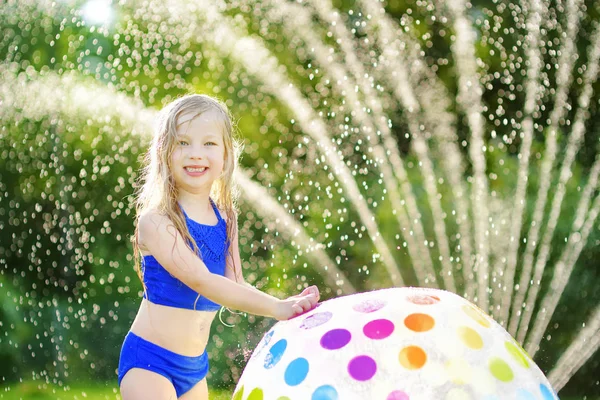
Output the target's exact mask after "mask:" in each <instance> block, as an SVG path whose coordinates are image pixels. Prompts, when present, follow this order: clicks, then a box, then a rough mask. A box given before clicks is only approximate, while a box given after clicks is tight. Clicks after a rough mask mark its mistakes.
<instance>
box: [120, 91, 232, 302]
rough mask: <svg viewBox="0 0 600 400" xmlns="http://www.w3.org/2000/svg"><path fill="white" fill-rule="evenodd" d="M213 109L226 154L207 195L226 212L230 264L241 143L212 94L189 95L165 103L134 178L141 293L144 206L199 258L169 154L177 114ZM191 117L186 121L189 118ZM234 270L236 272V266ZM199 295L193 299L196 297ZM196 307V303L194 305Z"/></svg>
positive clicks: (134, 239) (136, 258)
mask: <svg viewBox="0 0 600 400" xmlns="http://www.w3.org/2000/svg"><path fill="white" fill-rule="evenodd" d="M208 111H216V112H217V114H218V115H220V116H221V117H222V121H221V122H222V125H223V129H222V130H223V144H224V147H225V156H224V164H223V172H222V174H221V175H220V176H219V178H218V179H217V180H216V181H215V182H214V183H213V186H212V189H211V193H210V196H211V198H212V199H213V200H214V202H215V203H216V205H217V207H218V208H219V209H220V210H223V211H224V213H225V220H226V221H227V244H228V246H226V248H228V249H229V250H228V251H227V253H228V254H226V255H225V256H226V257H231V259H232V265H233V264H234V262H233V261H234V258H233V253H232V250H231V244H232V243H233V238H234V236H235V233H236V231H237V214H238V209H237V198H238V193H239V192H238V188H237V186H236V185H235V182H234V180H233V173H234V171H235V169H236V168H237V165H238V159H239V156H240V154H241V152H242V143H241V142H240V141H239V140H238V139H237V138H236V137H235V135H234V126H233V123H232V118H231V114H230V113H229V110H228V108H227V106H226V105H225V104H224V103H222V102H221V101H219V100H218V99H215V98H213V97H210V96H207V95H203V94H189V95H185V96H183V97H180V98H178V99H176V100H174V101H172V102H171V103H169V104H167V105H166V106H165V107H164V108H163V109H162V110H161V111H160V112H159V114H158V117H157V121H156V127H155V132H154V136H153V138H152V143H151V145H150V147H149V149H148V151H147V152H146V154H145V156H144V162H143V168H142V173H141V175H140V177H139V178H138V187H137V189H136V193H135V205H136V218H135V233H134V235H133V237H132V239H131V241H132V243H133V251H134V262H135V267H134V268H135V270H136V272H137V274H138V277H139V278H140V281H141V282H142V286H143V287H144V292H146V286H145V285H144V279H143V275H142V269H141V261H140V247H139V239H138V236H139V231H138V221H139V218H140V216H141V215H143V214H144V213H145V212H146V211H148V210H155V211H157V212H158V213H159V214H161V215H164V216H167V217H168V218H169V219H170V220H171V222H172V223H173V225H174V227H175V229H176V231H177V232H178V233H179V234H181V235H182V236H183V238H184V239H186V243H188V247H190V249H191V250H192V251H194V253H196V254H197V255H198V256H199V257H200V258H201V257H202V255H201V253H200V251H199V249H198V246H197V245H196V242H195V240H193V239H192V236H191V234H190V233H189V231H188V229H187V225H186V223H185V216H184V215H183V212H182V210H181V209H180V207H179V205H178V202H177V198H178V194H179V193H178V190H177V187H175V181H174V179H173V174H172V172H171V155H172V154H173V151H174V149H175V145H176V143H177V140H178V139H177V126H178V125H179V123H178V121H179V118H180V117H181V116H183V115H186V116H187V115H191V116H192V118H191V119H194V118H196V117H197V116H199V115H201V114H203V113H205V112H208ZM191 119H189V121H191ZM233 267H234V274H235V276H237V274H236V273H237V271H236V266H235V265H233ZM197 300H198V298H197V299H196V301H197ZM194 308H195V304H194Z"/></svg>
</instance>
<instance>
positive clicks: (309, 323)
mask: <svg viewBox="0 0 600 400" xmlns="http://www.w3.org/2000/svg"><path fill="white" fill-rule="evenodd" d="M331 317H333V314H332V313H330V312H329V311H325V312H320V313H315V314H313V315H310V316H308V317H306V318H305V319H304V321H302V323H301V324H300V328H304V329H312V328H315V327H317V326H319V325H323V324H324V323H325V322H327V321H329V320H330V319H331Z"/></svg>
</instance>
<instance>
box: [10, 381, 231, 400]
mask: <svg viewBox="0 0 600 400" xmlns="http://www.w3.org/2000/svg"><path fill="white" fill-rule="evenodd" d="M231 395H232V393H231V392H230V391H227V390H224V391H223V390H220V391H217V390H211V391H210V397H209V398H210V400H230V399H231ZM0 399H2V400H121V395H120V394H119V389H118V387H117V385H116V383H115V384H114V385H102V384H98V383H87V384H77V385H69V389H68V390H65V388H64V387H60V386H57V385H49V384H47V383H42V382H23V383H14V384H9V385H6V384H4V385H2V386H1V387H0Z"/></svg>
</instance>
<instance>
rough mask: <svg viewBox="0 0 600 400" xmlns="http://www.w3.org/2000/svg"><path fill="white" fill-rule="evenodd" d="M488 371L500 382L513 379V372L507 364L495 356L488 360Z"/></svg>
mask: <svg viewBox="0 0 600 400" xmlns="http://www.w3.org/2000/svg"><path fill="white" fill-rule="evenodd" d="M490 372H491V373H492V375H494V377H496V378H497V379H499V380H501V381H502V382H510V381H512V379H513V372H512V370H511V369H510V367H509V366H508V364H507V363H505V362H504V361H503V360H502V359H500V358H497V357H494V358H492V359H491V360H490Z"/></svg>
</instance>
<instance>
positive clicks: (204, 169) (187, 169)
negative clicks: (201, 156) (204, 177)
mask: <svg viewBox="0 0 600 400" xmlns="http://www.w3.org/2000/svg"><path fill="white" fill-rule="evenodd" d="M207 169H208V168H207V167H201V168H197V167H185V170H186V171H188V172H204V171H206V170H207Z"/></svg>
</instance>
